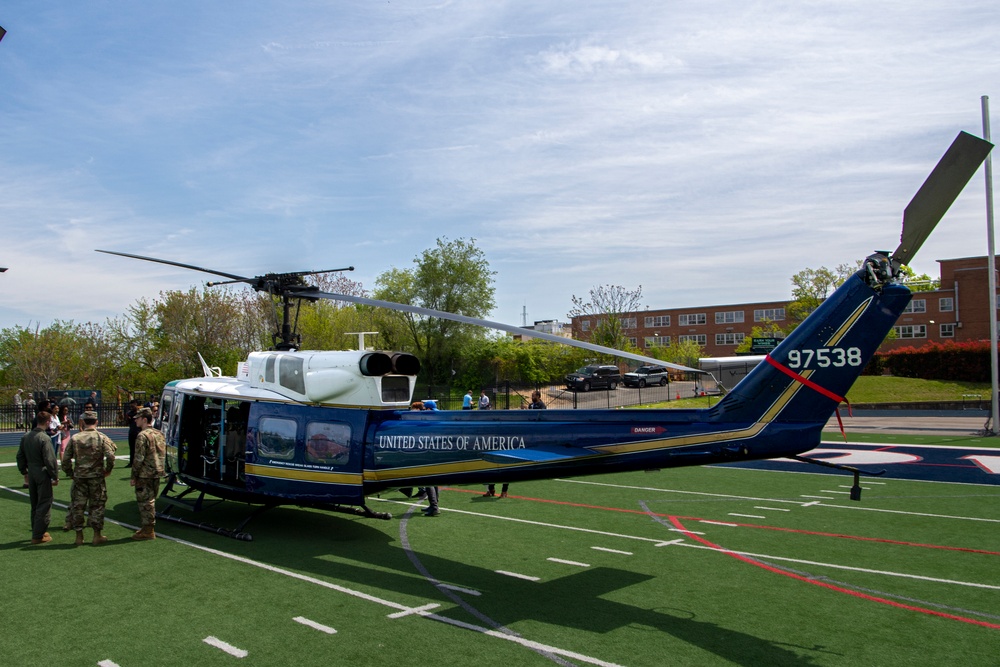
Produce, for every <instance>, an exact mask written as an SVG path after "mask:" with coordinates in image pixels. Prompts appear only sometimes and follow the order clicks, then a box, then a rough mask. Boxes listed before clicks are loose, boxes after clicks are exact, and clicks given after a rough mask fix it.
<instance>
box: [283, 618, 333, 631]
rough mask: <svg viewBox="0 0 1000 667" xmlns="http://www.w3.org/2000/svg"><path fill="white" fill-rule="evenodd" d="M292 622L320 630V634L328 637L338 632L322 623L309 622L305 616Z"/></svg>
mask: <svg viewBox="0 0 1000 667" xmlns="http://www.w3.org/2000/svg"><path fill="white" fill-rule="evenodd" d="M292 620H293V621H295V622H296V623H301V624H302V625H306V626H308V627H310V628H312V629H313V630H319V631H320V632H325V633H326V634H328V635H335V634H337V631H336V630H334V629H333V628H331V627H330V626H329V625H323V624H322V623H317V622H316V621H312V620H309V619H308V618H306V617H305V616H296V617H295V618H293V619H292Z"/></svg>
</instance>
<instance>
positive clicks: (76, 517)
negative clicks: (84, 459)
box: [67, 477, 108, 530]
mask: <svg viewBox="0 0 1000 667" xmlns="http://www.w3.org/2000/svg"><path fill="white" fill-rule="evenodd" d="M70 498H71V500H70V506H69V517H68V519H67V523H68V524H69V525H70V527H71V528H73V529H74V530H83V525H84V524H83V513H84V512H85V511H89V513H90V521H89V522H88V524H89V525H90V527H91V528H93V529H94V530H104V506H105V505H106V504H107V502H108V486H107V484H105V483H104V478H103V477H91V478H86V479H74V480H73V488H72V489H71V490H70Z"/></svg>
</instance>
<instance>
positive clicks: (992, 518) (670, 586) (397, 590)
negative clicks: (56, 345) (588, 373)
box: [0, 448, 1000, 667]
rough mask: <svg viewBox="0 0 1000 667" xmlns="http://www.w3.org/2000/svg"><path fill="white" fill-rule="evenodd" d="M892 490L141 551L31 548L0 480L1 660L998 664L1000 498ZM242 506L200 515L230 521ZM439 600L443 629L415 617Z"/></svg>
mask: <svg viewBox="0 0 1000 667" xmlns="http://www.w3.org/2000/svg"><path fill="white" fill-rule="evenodd" d="M13 457H14V449H13V448H5V449H3V450H0V463H8V462H10V461H12V460H13ZM109 482H110V484H109V497H110V499H109V505H108V518H109V519H113V520H116V521H121V522H125V523H129V524H133V525H134V524H135V523H136V521H137V519H138V512H137V510H136V507H135V502H134V499H133V496H132V491H131V488H130V487H129V486H128V482H127V471H126V470H116V471H115V473H114V474H113V475H112V477H111V478H110V479H109ZM882 482H883V483H881V484H876V483H874V482H872V483H869V482H865V486H866V487H868V488H867V489H866V490H865V492H864V499H863V502H861V503H852V502H851V501H849V500H847V498H846V495H845V496H843V499H839V498H838V499H837V500H833V501H821V502H820V504H816V505H808V504H807V503H809V502H810V501H809V500H808V499H806V498H803V496H810V495H824V494H827V495H828V493H827V492H829V491H838V490H843V488H842V486H843V485H848V484H849V483H850V482H849V478H847V477H845V476H841V475H828V474H816V473H778V472H767V471H757V470H746V469H734V468H725V467H699V468H684V469H674V470H664V471H661V472H657V473H629V474H614V475H604V476H595V477H588V478H580V479H575V480H550V481H541V482H531V483H522V484H514V485H512V486H511V490H510V492H511V495H512V497H511V498H508V499H502V500H501V499H484V498H482V497H481V493H482V488H479V487H474V488H450V487H442V491H441V502H442V508H443V511H442V514H441V515H440V516H438V517H433V518H430V517H424V516H422V515H419V513H417V514H414V515H409V516H407V514H406V510H407V509H408V507H409V505H408V504H406V502H405V499H404V498H403V497H402V496H401V495H399V494H398V493H394V492H393V493H386V494H384V495H383V497H382V498H373V499H371V503H370V504H371V506H372V507H373V509H376V510H380V511H391V512H393V514H394V515H395V516H394V518H393V519H392V520H390V521H378V520H372V519H360V518H349V517H344V516H340V515H331V514H326V513H322V512H318V511H313V510H303V509H297V508H277V509H274V510H271V511H269V512H266V513H263V514H261V515H260V516H258V517H257V518H255V519H254V520H253V521H252V522H251V523H250V524H249V526H248V527H247V530H249V531H250V532H251V533H252V534H253V536H254V540H253V541H252V542H238V541H235V540H231V539H228V538H225V537H222V536H220V535H215V534H211V533H207V532H204V531H199V530H197V529H194V528H190V527H186V526H179V525H175V524H169V523H165V522H162V521H161V522H160V524H159V525H158V528H159V531H160V533H161V535H163V536H169V537H172V538H177V539H178V540H183V542H181V541H176V540H171V539H158V540H156V541H154V542H142V543H139V542H133V541H132V540H130V539H129V537H128V536H129V535H130V533H131V532H132V529H131V528H127V527H120V526H116V525H113V524H110V523H109V525H108V527H107V529H106V534H108V536H109V537H110V538H111V542H109V543H108V544H107V545H103V546H100V547H94V546H91V545H89V544H87V545H86V546H83V547H79V548H74V547H73V546H71V544H72V534H71V533H63V532H62V531H59V530H58V525H61V521H62V518H63V512H62V511H61V510H59V511H57V512H56V513H55V517H56V520H54V521H53V524H54V526H53V527H54V528H56V530H54V531H53V535H54V537H55V539H54V541H53V542H52V543H51V544H48V545H43V546H31V545H30V544H28V538H29V537H30V534H29V531H28V503H27V498H26V497H23V496H21V495H20V494H19V493H18V492H19V491H20V488H19V487H20V477H19V475H17V472H16V470H15V469H13V468H12V467H9V466H7V467H0V484H2V485H3V486H4V487H7V488H8V489H10V490H0V549H2V550H3V552H4V554H3V562H4V587H5V590H6V591H8V604H7V606H6V609H5V612H4V619H3V637H4V639H3V648H2V654H3V657H4V660H3V661H4V664H9V665H33V664H45V665H77V664H90V665H93V664H96V663H98V662H100V661H102V660H110V661H112V662H114V663H116V664H118V665H121V666H122V667H127V666H129V665H178V664H197V665H232V664H234V660H236V661H238V662H239V664H241V665H289V664H294V665H332V664H397V663H398V664H434V665H470V664H510V665H534V664H538V665H549V664H552V660H551V659H550V658H549V657H546V656H545V655H543V654H541V653H539V652H537V651H536V650H533V649H532V648H530V647H528V646H525V645H523V644H518V643H515V642H513V641H510V640H508V639H503V638H500V637H496V636H491V635H487V634H484V633H483V632H478V631H476V630H475V628H481V629H489V630H493V631H495V632H499V633H507V632H515V633H518V634H519V635H520V636H521V637H522V639H523V640H524V641H526V642H535V643H537V644H533V645H532V646H534V647H535V648H536V649H538V650H539V651H540V650H542V647H545V646H548V647H554V648H556V649H557V650H560V651H564V652H567V653H568V654H570V655H569V657H567V654H566V653H564V654H563V657H562V659H563V660H565V661H567V662H569V663H572V664H577V665H583V664H619V665H670V664H676V665H733V664H738V665H875V664H877V665H943V664H961V665H992V664H995V663H996V655H997V651H998V649H1000V627H985V626H983V625H977V624H976V623H977V622H978V623H987V624H992V625H995V626H1000V574H998V573H1000V487H995V486H986V485H960V484H947V483H928V482H909V481H899V480H882ZM68 497H69V485H68V484H66V483H61V484H60V485H59V486H58V487H57V488H56V498H57V501H60V502H65V501H66V500H67V499H68ZM759 508H766V509H759ZM247 509H248V508H247V507H246V506H241V505H238V504H234V503H224V504H221V505H218V506H216V507H214V508H212V509H210V510H208V511H206V512H204V513H203V514H202V515H200V516H198V517H191V518H196V519H197V520H199V521H208V522H211V523H213V524H217V525H224V526H234V525H236V524H237V523H239V521H241V520H242V519H243V518H244V517H245V516H246V512H247ZM779 510H788V511H779ZM739 514H743V515H751V516H758V517H763V518H751V517H746V516H744V517H740V516H734V515H739ZM705 520H708V521H713V522H722V523H734V524H737V525H735V526H726V525H719V524H718V523H705V522H704V521H705ZM673 522H677V523H679V524H680V525H681V526H683V527H684V528H686V529H688V530H692V531H698V532H702V533H704V535H698V536H695V535H692V534H686V533H682V532H677V531H676V530H670V528H674V527H675V525H674V523H673ZM89 536H90V531H89V530H88V531H87V537H88V540H89ZM699 538H700V539H702V540H705V541H707V542H709V543H711V544H715V545H719V546H721V547H724V548H725V549H729V550H737V551H744V552H748V553H751V554H755V556H753V559H754V561H755V562H747V561H746V560H741V559H739V558H736V557H734V556H733V555H732V554H731V553H727V552H720V551H717V550H713V549H711V548H709V547H708V546H707V545H704V544H701V543H699V542H698V539H699ZM859 538H867V539H859ZM675 540H680V542H674V541H675ZM593 547H600V549H601V550H598V549H594V548H593ZM620 552H628V553H620ZM550 559H554V560H550ZM781 559H792V560H781ZM759 563H766V564H767V567H768V568H777V569H781V570H782V572H784V573H779V572H776V571H773V569H766V568H765V567H761V566H760V564H759ZM833 565H837V566H841V567H839V568H837V567H833ZM845 568H851V569H845ZM498 570H499V571H505V572H510V573H516V574H521V575H524V576H531V577H537V581H528V580H526V579H520V578H515V577H512V576H510V575H508V574H502V573H499V572H498ZM788 570H792V571H794V573H795V574H797V576H798V578H793V577H790V576H787V574H788V572H787V571H788ZM893 575H896V576H893ZM899 575H906V576H899ZM810 581H814V582H821V583H824V584H826V586H820V585H816V584H815V583H809V582H810ZM435 583H445V584H448V585H452V586H456V587H459V588H462V589H466V592H456V591H455V590H452V589H445V590H442V589H440V588H438V587H436V586H435ZM469 591H475V592H478V593H479V595H473V594H472V593H471V592H469ZM845 591H851V592H853V593H854V594H853V595H852V594H849V593H847V592H845ZM862 595H864V596H868V597H867V598H866V597H859V596H862ZM874 598H877V599H879V600H885V601H890V602H893V603H894V604H892V605H890V604H885V603H884V602H880V601H878V600H876V599H874ZM425 605H438V606H437V607H434V608H433V609H429V610H425V611H423V612H422V613H424V614H436V615H437V617H427V616H421V612H415V611H413V610H416V609H419V608H421V607H424V606H425ZM917 609H922V610H929V611H934V612H936V615H931V614H928V613H922V612H921V611H918V610H917ZM407 610H409V611H410V613H405V612H406V611H407ZM401 611H402V612H404V615H401V616H399V617H396V618H392V617H391V616H392V615H395V614H398V613H399V612H401ZM296 617H305V618H308V619H311V620H313V621H315V622H318V623H321V624H324V625H327V626H330V627H332V628H335V629H336V631H337V632H336V634H332V635H328V634H325V633H322V632H319V631H317V630H314V629H312V628H310V627H307V626H305V625H302V624H301V623H298V622H296V621H294V620H293V619H294V618H296ZM448 621H450V622H448ZM209 636H214V637H218V638H219V639H221V640H223V641H225V642H228V643H229V644H232V645H234V646H237V647H239V648H241V649H243V650H246V651H247V652H248V654H247V656H246V657H245V658H242V659H237V658H234V657H233V656H231V655H228V654H226V653H224V652H223V651H221V650H219V649H217V648H214V647H212V646H209V645H208V644H206V643H204V641H203V640H204V639H205V638H206V637H209Z"/></svg>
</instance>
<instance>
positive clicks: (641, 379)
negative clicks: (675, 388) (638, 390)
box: [622, 366, 670, 387]
mask: <svg viewBox="0 0 1000 667" xmlns="http://www.w3.org/2000/svg"><path fill="white" fill-rule="evenodd" d="M668 373H669V371H667V369H666V368H664V367H663V366H639V368H637V369H635V370H634V371H632V372H631V373H626V374H625V375H623V376H622V384H624V385H625V386H626V387H645V386H646V385H648V384H658V385H660V386H661V387H662V386H664V385H665V384H667V382H668V381H669V379H670V377H669V375H668Z"/></svg>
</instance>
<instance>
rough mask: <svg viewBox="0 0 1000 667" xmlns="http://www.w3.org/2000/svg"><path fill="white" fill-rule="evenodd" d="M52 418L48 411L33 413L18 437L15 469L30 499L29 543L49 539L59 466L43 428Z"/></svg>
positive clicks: (42, 541)
mask: <svg viewBox="0 0 1000 667" xmlns="http://www.w3.org/2000/svg"><path fill="white" fill-rule="evenodd" d="M51 418H52V415H50V414H49V413H48V412H45V411H42V412H39V413H38V414H37V415H35V424H34V428H32V429H31V430H30V431H28V432H27V433H25V434H24V435H23V436H22V437H21V444H20V446H19V447H18V449H17V470H18V472H20V473H21V474H22V475H24V481H25V483H27V485H28V497H29V498H30V499H31V543H32V544H45V543H46V542H51V541H52V536H51V535H49V533H48V530H49V520H50V519H51V516H52V487H53V486H56V485H57V484H59V467H58V464H57V463H56V454H55V452H54V451H53V449H52V439H51V438H50V437H49V434H48V433H46V431H45V429H46V428H48V426H49V420H50V419H51Z"/></svg>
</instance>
